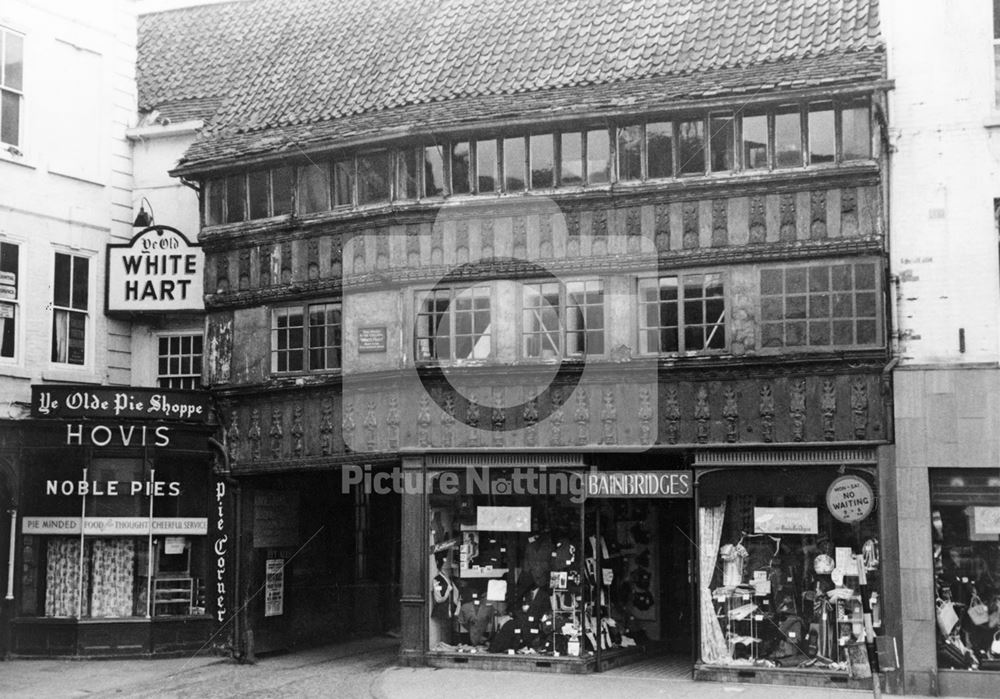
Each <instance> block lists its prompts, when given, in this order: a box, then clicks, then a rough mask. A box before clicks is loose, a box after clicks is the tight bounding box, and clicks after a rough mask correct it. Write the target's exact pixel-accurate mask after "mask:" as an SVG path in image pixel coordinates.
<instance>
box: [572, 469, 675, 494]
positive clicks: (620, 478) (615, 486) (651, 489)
mask: <svg viewBox="0 0 1000 699" xmlns="http://www.w3.org/2000/svg"><path fill="white" fill-rule="evenodd" d="M583 480H584V487H585V494H586V496H587V497H588V498H689V497H692V491H691V484H692V483H693V482H694V479H693V478H692V477H691V471H597V470H594V471H590V472H589V473H586V474H584V477H583Z"/></svg>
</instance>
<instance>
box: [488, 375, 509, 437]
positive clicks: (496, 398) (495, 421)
mask: <svg viewBox="0 0 1000 699" xmlns="http://www.w3.org/2000/svg"><path fill="white" fill-rule="evenodd" d="M490 422H491V424H492V427H493V445H494V446H498V447H501V446H503V431H504V426H505V425H506V424H507V411H505V410H504V408H503V391H502V390H500V389H499V388H494V389H493V411H492V415H491V417H490Z"/></svg>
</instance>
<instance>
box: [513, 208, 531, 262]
mask: <svg viewBox="0 0 1000 699" xmlns="http://www.w3.org/2000/svg"><path fill="white" fill-rule="evenodd" d="M511 226H512V227H513V240H514V257H516V258H518V259H524V258H525V257H527V256H528V232H527V230H526V226H525V221H524V216H515V217H514V218H512V219H511Z"/></svg>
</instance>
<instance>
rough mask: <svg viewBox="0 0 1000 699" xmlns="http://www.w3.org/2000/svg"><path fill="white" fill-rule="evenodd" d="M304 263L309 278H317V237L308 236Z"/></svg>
mask: <svg viewBox="0 0 1000 699" xmlns="http://www.w3.org/2000/svg"><path fill="white" fill-rule="evenodd" d="M306 265H307V274H308V275H309V279H319V239H318V238H310V239H309V242H308V243H307V244H306Z"/></svg>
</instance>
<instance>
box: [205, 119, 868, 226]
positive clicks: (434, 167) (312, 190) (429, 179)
mask: <svg viewBox="0 0 1000 699" xmlns="http://www.w3.org/2000/svg"><path fill="white" fill-rule="evenodd" d="M871 140H872V139H871V110H870V107H869V103H868V100H867V99H865V100H851V101H840V102H814V103H806V104H792V105H787V106H779V107H775V108H771V109H766V110H759V111H751V110H749V109H747V110H744V111H738V112H733V111H728V112H723V111H719V112H709V113H706V114H700V115H697V116H690V117H683V118H677V119H673V120H655V119H650V120H644V121H625V122H622V123H619V124H614V125H612V126H611V127H610V128H608V127H607V126H600V127H596V126H595V127H594V128H576V129H573V130H565V131H556V132H553V131H542V132H531V133H512V134H505V133H500V134H497V133H490V134H483V135H482V136H478V135H474V136H466V137H462V138H456V139H454V140H451V141H448V142H446V143H435V144H424V145H420V146H407V147H402V148H395V149H380V150H371V151H358V152H356V153H345V154H344V155H342V156H340V157H336V158H334V159H332V160H327V159H315V160H310V161H309V162H307V163H305V164H301V165H298V166H281V167H275V168H270V169H260V170H253V171H249V172H239V173H235V174H232V175H229V176H227V177H223V178H218V179H213V180H209V181H208V182H207V183H206V186H207V192H208V196H207V199H206V206H205V224H206V225H216V224H222V223H235V222H239V221H246V220H252V219H261V218H267V217H271V216H280V215H285V214H291V213H293V212H294V213H296V214H300V215H305V214H312V213H319V212H323V211H331V210H335V209H342V208H343V209H350V208H353V207H361V206H372V205H384V204H387V203H389V202H392V201H417V200H425V199H426V200H436V199H440V198H443V197H452V196H466V195H469V196H489V195H492V196H497V195H502V194H521V193H524V192H527V191H543V192H549V191H553V190H558V189H560V188H600V187H607V186H609V185H610V184H612V183H641V182H646V181H655V182H658V181H668V180H671V179H674V178H690V177H698V176H708V175H712V174H726V173H736V172H742V173H756V172H766V171H769V170H780V169H790V168H803V167H810V166H822V165H830V164H834V165H836V164H839V163H847V162H852V161H859V160H866V159H870V158H871V157H872V144H871Z"/></svg>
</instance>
